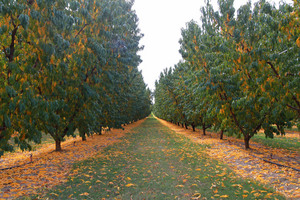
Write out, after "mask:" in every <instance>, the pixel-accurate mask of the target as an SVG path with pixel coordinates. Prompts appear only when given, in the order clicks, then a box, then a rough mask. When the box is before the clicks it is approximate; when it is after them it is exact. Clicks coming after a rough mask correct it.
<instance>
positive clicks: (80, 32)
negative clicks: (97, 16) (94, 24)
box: [75, 24, 90, 38]
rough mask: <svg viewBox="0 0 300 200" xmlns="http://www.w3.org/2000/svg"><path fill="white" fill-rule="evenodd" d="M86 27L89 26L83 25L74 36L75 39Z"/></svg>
mask: <svg viewBox="0 0 300 200" xmlns="http://www.w3.org/2000/svg"><path fill="white" fill-rule="evenodd" d="M88 25H90V24H85V25H84V26H83V27H82V28H81V29H80V30H79V31H78V33H77V34H76V36H75V38H77V36H78V35H79V34H80V33H81V32H82V31H83V29H84V28H85V27H87V26H88Z"/></svg>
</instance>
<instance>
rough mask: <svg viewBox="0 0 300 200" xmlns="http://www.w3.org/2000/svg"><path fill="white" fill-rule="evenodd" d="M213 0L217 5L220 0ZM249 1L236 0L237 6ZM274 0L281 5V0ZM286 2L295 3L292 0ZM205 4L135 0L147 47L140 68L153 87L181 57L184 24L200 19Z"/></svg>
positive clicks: (193, 0) (190, 0)
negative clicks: (164, 71) (162, 73)
mask: <svg viewBox="0 0 300 200" xmlns="http://www.w3.org/2000/svg"><path fill="white" fill-rule="evenodd" d="M256 1H257V0H255V1H252V2H256ZM211 2H212V4H213V5H214V8H215V9H217V8H218V7H217V4H216V2H217V0H212V1H211ZM247 2H248V1H247V0H236V1H235V4H234V5H235V8H236V10H237V8H239V7H240V6H241V5H244V4H246V3H247ZM272 2H275V3H276V4H277V5H278V3H279V0H273V1H272ZM286 2H288V3H292V0H286ZM203 5H205V4H204V0H135V3H134V6H133V9H134V10H135V11H136V13H137V15H138V18H139V28H140V29H141V32H142V33H143V34H144V35H145V36H144V38H143V39H142V40H141V45H144V46H145V48H144V50H143V51H141V52H140V53H139V54H140V55H141V58H142V60H143V62H142V63H141V64H140V66H139V69H140V70H142V72H143V76H144V80H145V82H146V84H147V85H148V86H149V88H150V89H151V90H154V89H155V80H157V79H158V78H159V74H160V73H161V72H162V71H163V69H165V68H167V67H173V66H174V65H175V64H177V63H178V62H179V60H180V59H181V55H180V54H179V52H178V50H179V48H180V45H179V43H178V41H179V39H180V38H181V28H183V27H185V24H186V23H187V22H189V21H191V20H192V19H193V20H194V21H197V22H200V8H201V7H202V6H203Z"/></svg>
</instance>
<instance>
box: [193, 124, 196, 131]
mask: <svg viewBox="0 0 300 200" xmlns="http://www.w3.org/2000/svg"><path fill="white" fill-rule="evenodd" d="M192 128H193V131H194V132H195V131H196V130H195V125H194V124H192Z"/></svg>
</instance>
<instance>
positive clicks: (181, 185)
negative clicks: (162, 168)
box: [175, 185, 184, 187]
mask: <svg viewBox="0 0 300 200" xmlns="http://www.w3.org/2000/svg"><path fill="white" fill-rule="evenodd" d="M175 187H184V185H176V186H175Z"/></svg>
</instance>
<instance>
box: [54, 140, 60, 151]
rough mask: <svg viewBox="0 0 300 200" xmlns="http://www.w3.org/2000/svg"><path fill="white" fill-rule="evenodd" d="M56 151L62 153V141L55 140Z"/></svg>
mask: <svg viewBox="0 0 300 200" xmlns="http://www.w3.org/2000/svg"><path fill="white" fill-rule="evenodd" d="M55 151H61V141H60V140H55Z"/></svg>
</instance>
